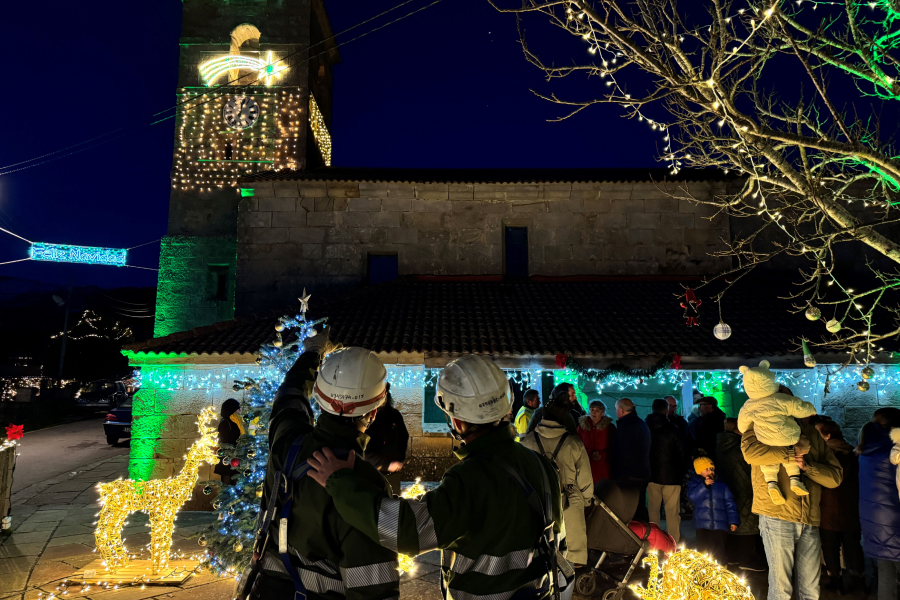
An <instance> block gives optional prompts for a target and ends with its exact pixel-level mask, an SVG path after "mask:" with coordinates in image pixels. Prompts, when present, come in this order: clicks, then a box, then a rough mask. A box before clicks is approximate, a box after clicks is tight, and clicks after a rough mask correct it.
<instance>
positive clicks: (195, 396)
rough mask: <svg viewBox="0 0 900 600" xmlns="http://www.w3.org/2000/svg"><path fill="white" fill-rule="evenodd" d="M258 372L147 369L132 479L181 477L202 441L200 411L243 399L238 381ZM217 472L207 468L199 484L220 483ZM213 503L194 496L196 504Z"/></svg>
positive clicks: (138, 397) (136, 408)
mask: <svg viewBox="0 0 900 600" xmlns="http://www.w3.org/2000/svg"><path fill="white" fill-rule="evenodd" d="M259 372H260V368H259V367H255V366H247V367H243V366H236V365H184V366H180V365H172V366H164V367H157V366H153V367H151V366H144V367H142V369H141V379H142V387H141V389H140V390H139V391H138V392H137V394H135V396H134V404H133V408H132V414H133V419H134V420H133V423H132V430H131V454H130V460H129V464H128V471H129V476H130V477H131V478H132V479H137V480H148V479H162V478H166V477H171V476H172V475H174V474H177V473H178V472H179V471H180V470H181V468H182V467H183V466H184V456H185V454H186V453H187V449H188V448H189V447H190V446H191V444H193V442H194V441H195V440H196V439H198V438H199V437H200V434H199V432H198V430H197V416H198V415H199V414H200V411H201V410H203V409H204V408H205V407H207V406H210V405H212V406H215V407H217V408H218V407H221V405H222V403H223V402H224V401H225V400H226V399H228V398H237V399H238V400H242V399H243V394H244V392H243V390H242V391H240V392H235V391H233V390H232V387H231V386H232V385H233V383H234V380H235V379H242V378H245V377H258V376H259ZM212 469H213V465H208V464H202V465H201V466H200V477H199V480H200V481H203V480H207V479H218V478H219V476H218V475H215V474H214V473H213V472H212ZM208 501H209V497H206V498H205V499H204V497H203V496H202V495H201V496H200V497H199V498H198V497H197V494H196V493H195V499H194V500H193V501H192V503H193V504H194V505H197V506H199V505H200V504H204V503H207V502H208ZM195 509H196V508H195ZM188 510H190V509H188Z"/></svg>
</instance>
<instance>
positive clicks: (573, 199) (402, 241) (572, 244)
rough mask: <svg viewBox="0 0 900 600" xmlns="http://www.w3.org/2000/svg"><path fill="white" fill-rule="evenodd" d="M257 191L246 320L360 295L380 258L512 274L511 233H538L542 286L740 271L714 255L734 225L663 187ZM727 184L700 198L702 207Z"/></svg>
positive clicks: (330, 185) (533, 244)
mask: <svg viewBox="0 0 900 600" xmlns="http://www.w3.org/2000/svg"><path fill="white" fill-rule="evenodd" d="M247 185H252V188H250V189H252V190H253V191H252V194H253V197H247V198H243V199H242V201H241V204H240V206H239V214H238V289H237V298H236V306H237V310H238V312H239V313H241V314H244V313H252V312H255V311H258V310H261V309H266V308H272V307H276V306H281V305H284V304H287V303H290V302H292V301H294V300H295V298H296V296H297V295H298V294H299V292H300V291H301V290H302V289H303V288H304V287H306V288H308V289H316V290H323V289H328V288H335V287H341V286H352V285H356V284H359V283H361V282H363V281H365V278H366V269H367V255H368V254H370V253H372V254H397V256H398V265H399V272H400V275H409V274H417V275H418V274H433V275H493V274H502V273H503V271H504V241H503V237H504V227H507V226H510V227H527V228H528V245H529V248H528V262H529V271H530V275H666V274H671V275H699V274H705V273H711V272H716V271H719V270H721V269H722V268H723V267H724V266H727V265H728V264H730V263H729V261H728V259H725V260H723V259H720V258H714V257H712V256H710V255H711V253H712V252H714V251H716V250H719V249H722V248H723V247H724V245H723V244H722V242H721V240H720V238H724V239H728V237H729V226H728V221H727V219H725V218H724V217H721V216H719V217H715V218H712V213H711V212H710V210H709V209H708V208H707V207H705V206H703V205H696V204H693V203H691V202H688V201H679V200H676V199H673V198H670V197H669V196H668V195H667V193H666V191H665V189H661V188H660V187H658V185H657V184H654V183H554V184H529V185H522V184H471V185H465V184H450V183H427V184H426V183H369V182H358V181H357V182H345V181H342V182H327V181H300V182H298V181H267V182H260V183H254V184H247ZM681 185H684V184H681ZM718 185H721V184H716V183H696V184H691V185H690V188H691V192H692V193H693V194H694V195H695V196H697V197H700V198H702V197H705V196H708V195H709V194H710V193H711V192H712V191H713V190H714V189H717V188H716V187H715V186H718ZM669 189H670V190H672V191H674V187H671V186H670V188H669ZM247 193H250V192H249V191H248V192H247Z"/></svg>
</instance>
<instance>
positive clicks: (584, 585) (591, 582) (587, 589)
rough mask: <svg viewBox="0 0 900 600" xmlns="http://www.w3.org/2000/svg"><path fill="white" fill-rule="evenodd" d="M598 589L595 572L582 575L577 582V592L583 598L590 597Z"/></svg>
mask: <svg viewBox="0 0 900 600" xmlns="http://www.w3.org/2000/svg"><path fill="white" fill-rule="evenodd" d="M596 589H597V579H596V578H595V577H594V572H593V571H588V572H587V573H582V574H581V575H579V576H578V579H576V580H575V591H576V592H578V593H579V594H580V595H582V596H590V595H591V594H593V593H594V591H595V590H596Z"/></svg>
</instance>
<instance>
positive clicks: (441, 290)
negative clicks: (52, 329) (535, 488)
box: [125, 280, 824, 359]
mask: <svg viewBox="0 0 900 600" xmlns="http://www.w3.org/2000/svg"><path fill="white" fill-rule="evenodd" d="M742 283H743V282H742ZM681 289H682V288H681V287H680V285H679V284H678V282H676V281H661V280H594V281H529V282H522V283H509V282H502V281H496V282H491V281H456V282H447V281H431V282H427V281H426V282H423V281H397V282H393V283H388V284H382V285H379V286H375V287H369V288H365V289H363V290H362V291H360V292H358V293H356V294H353V295H351V296H350V297H347V298H344V299H343V300H341V301H339V302H332V303H328V304H327V305H320V306H315V304H314V305H313V309H314V310H313V311H312V312H313V315H312V316H314V317H320V316H324V315H327V316H328V318H329V326H330V327H331V337H332V339H334V340H336V341H340V342H342V343H343V344H345V345H348V346H349V345H356V346H363V347H365V348H368V349H370V350H373V351H376V352H386V353H402V352H408V353H422V354H424V355H425V357H426V358H428V357H429V356H442V355H444V356H446V355H451V356H452V355H457V354H460V353H470V352H471V353H483V354H491V355H494V356H508V357H511V358H514V357H545V358H547V357H549V358H552V357H553V356H555V355H556V354H557V353H568V354H572V355H574V356H578V357H593V358H606V357H609V358H635V359H637V358H643V357H659V356H662V355H665V354H667V353H671V352H677V353H678V354H681V355H682V356H691V357H711V358H715V357H739V356H740V357H748V356H779V355H788V354H789V355H793V356H795V357H796V358H798V359H799V357H800V355H799V354H798V353H797V352H796V350H795V346H794V341H796V340H798V339H799V338H800V337H801V336H806V337H808V338H811V339H818V338H820V337H821V336H822V334H823V333H824V326H823V324H822V323H821V322H810V321H807V320H806V319H805V318H804V316H803V315H802V314H798V313H792V312H790V311H789V309H790V303H789V302H787V301H784V300H778V299H777V298H775V297H774V296H773V294H772V293H771V292H768V291H765V290H762V291H758V292H756V293H754V294H752V295H750V294H748V293H740V292H739V291H737V290H736V293H732V294H730V295H729V296H726V298H725V301H724V305H723V309H724V317H725V321H726V322H727V323H728V324H729V325H731V327H732V329H733V334H732V336H731V337H730V338H729V339H728V340H725V341H719V340H717V339H716V338H715V337H714V336H713V333H712V328H713V326H714V325H715V324H716V323H717V322H718V314H717V313H718V310H717V306H716V305H715V304H714V303H713V302H712V301H711V300H709V299H707V300H706V302H704V303H703V305H702V306H701V308H700V322H701V326H700V327H692V328H689V327H686V326H685V324H684V320H683V318H682V312H683V310H682V309H681V308H680V306H679V298H678V294H679V293H680V292H681ZM754 289H759V288H754ZM700 297H701V299H703V297H704V295H703V294H702V293H701V294H700ZM276 318H277V315H276V314H274V313H273V314H269V315H263V316H257V317H253V318H242V319H236V320H235V321H229V322H226V323H219V324H216V325H212V326H209V327H203V328H199V329H195V330H192V331H189V332H183V333H177V334H173V335H170V336H167V337H164V338H157V339H153V340H149V341H146V342H142V343H139V344H132V345H130V346H126V347H125V350H130V351H131V352H134V353H141V354H157V355H158V354H169V353H172V354H186V355H217V354H229V353H253V352H255V351H256V349H258V348H259V346H260V345H261V344H264V343H266V342H268V341H271V339H272V338H273V335H274V334H273V332H274V323H275V320H276Z"/></svg>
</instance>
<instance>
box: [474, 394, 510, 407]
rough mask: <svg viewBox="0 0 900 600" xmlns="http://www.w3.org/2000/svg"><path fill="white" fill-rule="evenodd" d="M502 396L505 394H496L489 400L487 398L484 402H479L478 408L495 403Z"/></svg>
mask: <svg viewBox="0 0 900 600" xmlns="http://www.w3.org/2000/svg"><path fill="white" fill-rule="evenodd" d="M504 396H505V394H501V395H499V396H497V397H496V398H491V399H490V400H488V401H486V402H482V403H481V404H479V405H478V408H484V407H485V406H490V405H491V404H497V403H498V402H500V400H501V399H502V398H503V397H504Z"/></svg>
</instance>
